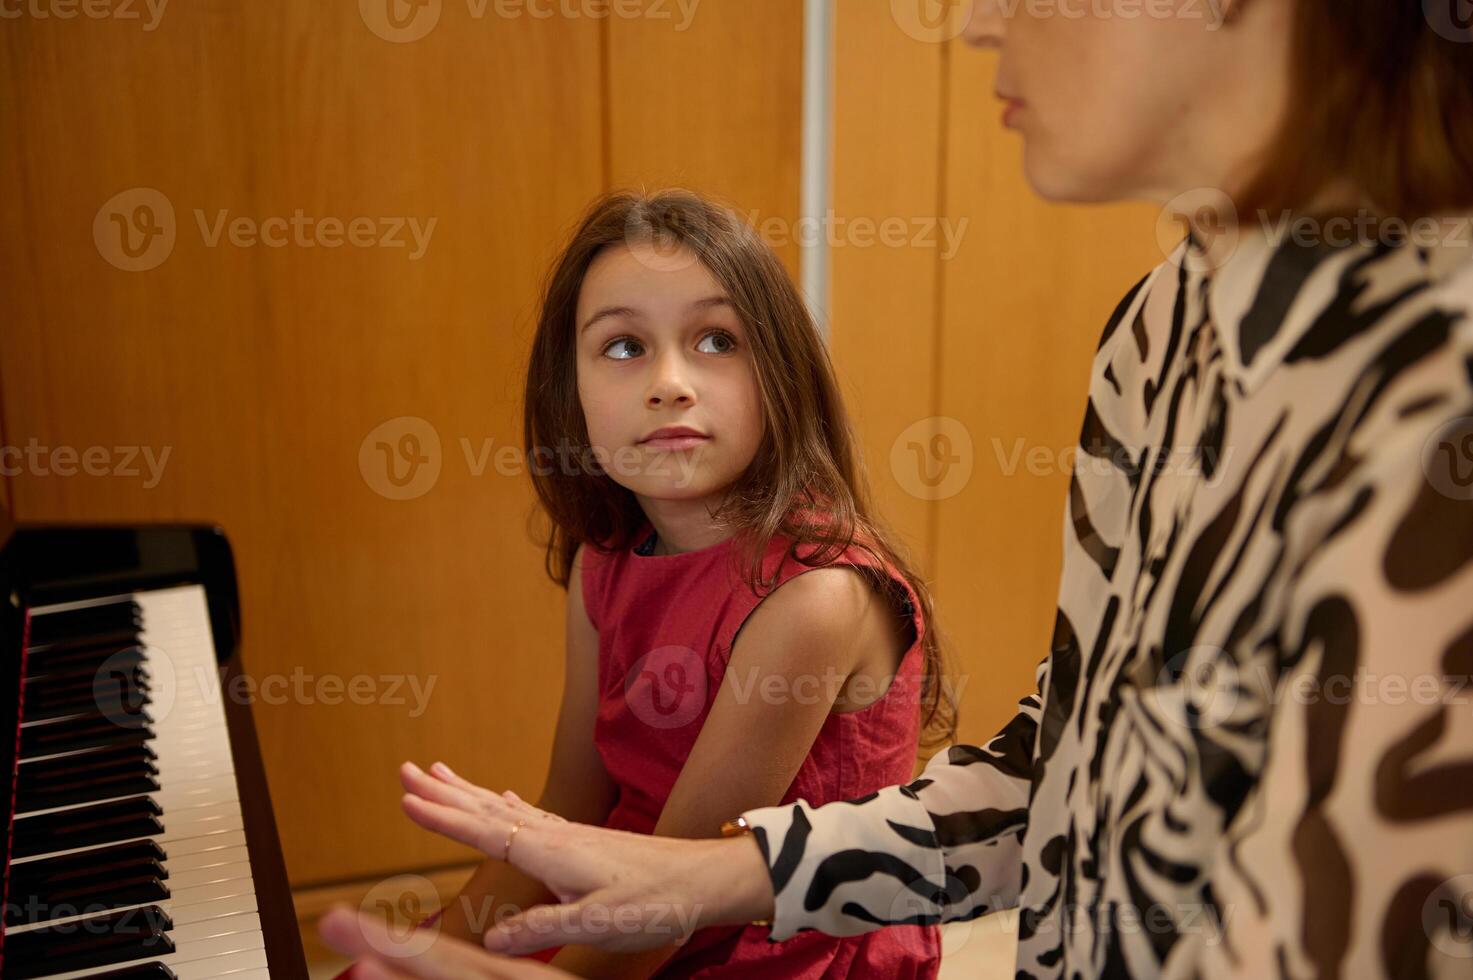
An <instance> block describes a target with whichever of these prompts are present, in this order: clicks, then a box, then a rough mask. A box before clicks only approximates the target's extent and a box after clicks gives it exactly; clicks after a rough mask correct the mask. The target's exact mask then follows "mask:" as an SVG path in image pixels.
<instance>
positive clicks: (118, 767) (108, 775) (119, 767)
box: [15, 743, 158, 797]
mask: <svg viewBox="0 0 1473 980" xmlns="http://www.w3.org/2000/svg"><path fill="white" fill-rule="evenodd" d="M133 747H134V748H147V743H144V744H143V745H139V746H133ZM91 754H92V753H90V752H79V753H74V754H72V755H64V756H56V757H53V758H51V759H46V760H43V764H44V765H47V766H48V768H41V767H40V766H35V765H32V766H21V767H20V773H21V775H20V776H19V777H18V778H17V779H16V784H15V792H16V795H17V796H20V797H25V796H29V795H30V794H32V793H47V792H51V791H54V790H57V789H60V788H62V787H65V786H71V785H73V784H74V783H79V782H106V781H109V780H118V779H137V778H140V777H143V776H157V775H158V767H157V766H156V765H154V762H153V759H151V758H149V757H148V756H145V755H141V754H139V755H119V756H116V757H114V758H113V759H111V760H110V761H107V762H102V763H91V764H83V765H76V764H73V765H67V766H55V767H49V766H50V763H53V762H69V761H71V760H73V759H85V758H87V756H88V755H91ZM108 754H109V755H111V754H112V753H111V752H109V753H108ZM32 770H34V771H32Z"/></svg>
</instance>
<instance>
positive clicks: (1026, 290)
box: [935, 41, 1163, 741]
mask: <svg viewBox="0 0 1473 980" xmlns="http://www.w3.org/2000/svg"><path fill="white" fill-rule="evenodd" d="M951 43H952V45H953V50H952V52H951V74H950V85H949V88H950V107H949V118H950V131H949V137H948V150H947V157H946V165H945V166H946V192H945V193H946V201H947V210H948V213H949V214H950V215H951V216H952V217H953V219H954V220H955V219H960V218H963V217H965V218H969V219H970V221H971V225H970V228H969V230H968V232H967V235H966V237H965V240H964V243H963V245H962V248H961V252H960V253H959V254H958V256H957V258H956V260H955V261H954V262H952V263H950V264H949V265H948V266H947V267H946V269H945V272H944V278H943V283H942V288H943V298H942V302H943V311H944V312H943V316H944V328H943V330H942V335H941V350H940V356H939V365H940V368H939V373H938V375H937V378H936V383H937V386H938V390H939V404H940V412H939V414H941V415H943V416H947V417H950V418H954V419H956V420H957V421H958V422H959V423H961V424H962V425H963V426H964V427H965V428H966V430H967V431H968V434H969V436H970V441H971V445H972V449H971V456H972V474H971V477H970V481H969V482H968V483H967V484H966V486H965V489H964V490H962V491H961V492H960V493H958V494H957V495H955V496H952V497H948V498H946V499H944V500H940V501H938V503H937V505H936V507H937V515H936V517H937V522H938V533H937V535H936V553H935V574H936V581H937V592H938V600H937V601H938V603H939V605H940V609H941V613H942V615H944V616H945V617H946V622H947V623H948V625H949V626H950V627H951V629H952V635H953V637H954V639H955V645H956V649H957V650H958V651H959V654H960V656H959V658H958V659H959V661H960V663H961V666H962V668H963V669H964V670H965V671H966V674H965V675H964V678H963V680H964V681H965V683H966V685H967V686H966V687H965V688H964V689H963V724H962V735H963V739H964V740H972V741H978V740H985V739H987V738H990V737H991V736H992V735H993V734H995V732H996V731H997V729H998V728H999V727H1000V726H1001V725H1002V724H1003V723H1004V722H1005V721H1006V720H1007V719H1008V718H1009V717H1011V715H1012V712H1013V711H1014V710H1015V707H1016V703H1017V700H1018V699H1019V698H1020V697H1022V696H1023V695H1024V694H1026V693H1028V692H1029V691H1030V690H1032V689H1033V687H1032V686H1033V671H1034V668H1035V667H1036V665H1037V664H1038V662H1039V661H1040V660H1042V659H1043V658H1044V656H1045V655H1046V654H1047V652H1048V643H1049V639H1050V637H1051V635H1052V631H1053V623H1054V609H1055V602H1056V599H1057V596H1058V579H1059V568H1060V559H1061V556H1062V550H1061V549H1062V528H1063V515H1064V502H1065V496H1066V494H1067V491H1068V483H1069V472H1068V469H1067V466H1068V465H1070V459H1071V457H1072V447H1073V446H1074V445H1075V444H1076V442H1077V440H1078V437H1079V426H1080V423H1081V421H1082V420H1083V417H1084V405H1085V394H1086V391H1087V385H1088V381H1089V365H1090V361H1091V360H1092V358H1093V355H1094V351H1095V348H1096V346H1097V344H1098V341H1099V338H1100V334H1101V331H1102V330H1103V329H1104V325H1105V321H1106V320H1107V319H1108V318H1109V315H1110V313H1111V311H1112V310H1114V308H1115V305H1116V303H1117V302H1118V301H1119V299H1120V297H1121V296H1123V295H1124V294H1125V291H1126V290H1127V289H1129V288H1130V287H1131V286H1132V285H1133V284H1134V283H1135V282H1136V281H1137V280H1138V279H1139V278H1140V277H1141V276H1142V275H1144V274H1145V273H1146V272H1147V271H1149V270H1150V269H1151V268H1152V267H1153V266H1155V265H1156V264H1157V263H1159V262H1160V261H1161V260H1162V258H1163V256H1162V254H1161V252H1160V250H1159V248H1158V246H1157V244H1156V238H1155V231H1154V228H1155V218H1156V209H1155V208H1154V207H1150V206H1148V205H1143V204H1132V205H1120V206H1109V207H1076V206H1071V207H1065V206H1060V205H1053V204H1049V203H1047V202H1044V201H1042V200H1041V199H1040V198H1038V197H1037V196H1036V195H1034V194H1033V192H1032V191H1031V190H1030V189H1029V188H1028V185H1027V183H1026V181H1025V180H1024V178H1023V173H1022V167H1021V160H1022V153H1021V149H1022V143H1021V138H1020V137H1019V135H1018V134H1017V133H1014V132H1010V131H1007V130H1004V129H1002V128H1001V126H1000V125H998V123H997V121H996V119H997V116H998V115H1000V107H999V106H998V105H997V104H996V103H994V101H993V100H992V98H991V96H990V93H991V91H992V76H993V72H994V70H995V65H996V54H995V52H978V51H975V50H971V49H966V48H964V47H963V45H962V43H961V42H960V41H953V42H951ZM1030 451H1032V452H1035V460H1034V462H1033V463H1032V464H1030V463H1029V458H1028V454H1029V452H1030ZM1020 452H1021V456H1018V455H1017V454H1018V453H1020ZM1015 458H1016V460H1017V462H1016V465H1013V462H1014V460H1015ZM1061 460H1062V465H1061V463H1060V461H1061ZM1040 461H1041V462H1040Z"/></svg>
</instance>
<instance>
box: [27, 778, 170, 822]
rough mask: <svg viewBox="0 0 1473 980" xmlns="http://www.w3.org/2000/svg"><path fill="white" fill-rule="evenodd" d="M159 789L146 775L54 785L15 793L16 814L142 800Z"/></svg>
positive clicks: (155, 782) (82, 780)
mask: <svg viewBox="0 0 1473 980" xmlns="http://www.w3.org/2000/svg"><path fill="white" fill-rule="evenodd" d="M159 789H160V786H159V781H158V780H157V779H156V778H155V777H154V776H152V775H149V774H147V773H141V774H120V775H118V776H117V777H115V778H106V779H81V780H77V781H75V782H71V783H57V784H55V785H51V786H46V787H43V788H39V789H36V790H34V791H32V792H29V793H17V794H16V797H15V812H16V813H19V814H25V813H30V812H32V811H33V810H50V809H52V808H54V807H59V806H76V805H78V804H81V803H95V802H97V801H98V800H110V799H112V798H113V797H116V796H143V795H146V794H148V793H157V792H158V791H159Z"/></svg>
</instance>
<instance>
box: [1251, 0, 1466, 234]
mask: <svg viewBox="0 0 1473 980" xmlns="http://www.w3.org/2000/svg"><path fill="white" fill-rule="evenodd" d="M1465 4H1466V0H1427V2H1417V0H1411V2H1407V0H1401V2H1388V0H1295V12H1294V24H1293V28H1292V30H1293V38H1292V40H1291V55H1290V58H1291V60H1292V64H1291V66H1290V96H1289V102H1290V105H1289V110H1288V112H1287V114H1286V116H1285V118H1284V120H1283V122H1282V124H1281V126H1280V127H1279V131H1278V134H1277V136H1276V137H1275V139H1274V141H1273V143H1272V145H1271V146H1270V148H1269V150H1268V152H1267V154H1266V156H1265V157H1264V159H1263V160H1261V161H1260V162H1259V166H1258V175H1257V177H1256V178H1255V179H1254V180H1253V181H1252V183H1251V184H1250V186H1249V187H1248V188H1247V189H1246V190H1245V192H1244V193H1243V194H1242V195H1241V196H1240V197H1239V199H1238V200H1237V201H1236V202H1235V203H1236V204H1237V206H1238V209H1239V211H1240V213H1246V212H1248V211H1255V210H1262V211H1283V210H1297V209H1301V208H1304V207H1305V206H1306V205H1307V204H1309V203H1310V202H1312V201H1314V200H1316V198H1317V196H1318V195H1319V194H1320V193H1321V192H1323V191H1325V190H1326V189H1327V188H1329V187H1332V186H1336V185H1341V186H1348V187H1349V188H1351V189H1353V190H1354V191H1355V192H1357V193H1358V194H1362V195H1364V196H1365V197H1367V198H1369V200H1370V202H1371V205H1372V209H1373V211H1374V212H1376V213H1379V214H1380V215H1382V216H1388V217H1398V218H1402V219H1406V220H1414V219H1417V218H1421V217H1425V216H1428V215H1431V214H1435V213H1438V212H1442V211H1460V210H1465V209H1468V208H1473V22H1470V16H1469V14H1468V13H1465V12H1463V6H1464V5H1465Z"/></svg>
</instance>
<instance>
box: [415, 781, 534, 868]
mask: <svg viewBox="0 0 1473 980" xmlns="http://www.w3.org/2000/svg"><path fill="white" fill-rule="evenodd" d="M401 804H402V806H403V807H404V812H405V813H406V814H408V816H409V819H410V820H413V821H414V822H415V823H417V824H419V825H420V826H421V827H423V828H424V829H425V830H429V831H433V832H434V833H437V834H442V835H444V836H446V837H449V838H450V839H451V840H457V841H460V842H461V843H462V844H467V845H469V846H471V847H474V848H475V849H476V850H478V851H480V852H481V853H483V854H485V855H486V856H487V857H492V858H495V859H496V860H498V861H502V860H505V851H506V838H507V835H508V834H510V833H511V828H512V827H514V826H515V825H516V820H515V819H505V818H500V817H491V816H486V815H484V814H477V813H467V812H466V811H464V810H462V809H459V808H457V807H453V806H445V805H444V804H442V803H436V802H434V801H433V800H427V799H425V798H424V797H422V796H416V795H415V794H413V793H406V794H404V797H403V799H402V800H401ZM518 833H519V834H520V831H518Z"/></svg>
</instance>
